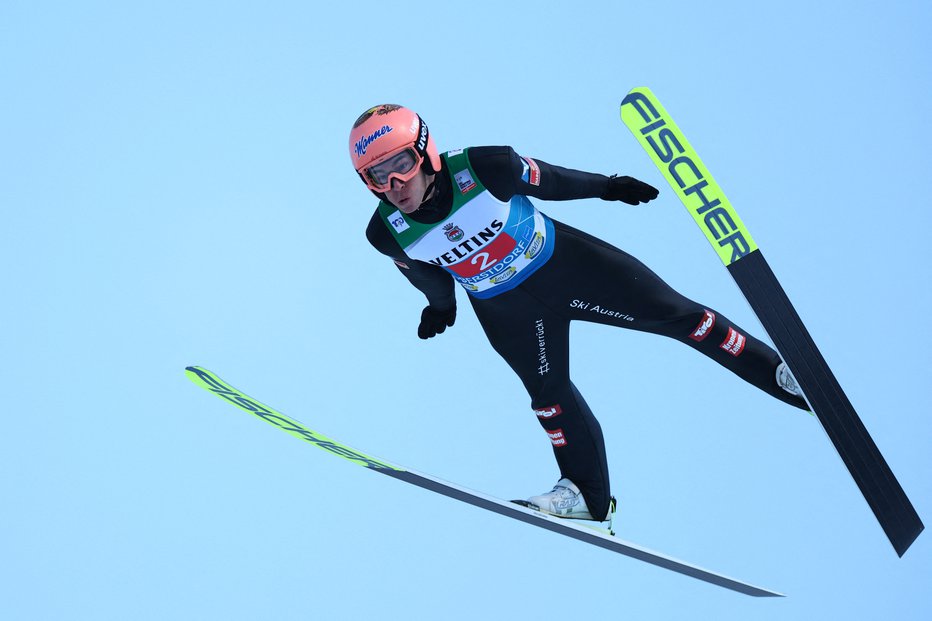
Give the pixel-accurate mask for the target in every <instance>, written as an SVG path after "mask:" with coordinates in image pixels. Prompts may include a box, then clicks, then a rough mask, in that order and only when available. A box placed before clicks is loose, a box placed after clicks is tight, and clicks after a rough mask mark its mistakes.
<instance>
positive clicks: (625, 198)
mask: <svg viewBox="0 0 932 621" xmlns="http://www.w3.org/2000/svg"><path fill="white" fill-rule="evenodd" d="M658 194H660V192H659V191H658V190H657V188H655V187H654V186H652V185H650V184H648V183H644V182H643V181H638V180H637V179H635V178H634V177H619V176H618V175H612V176H611V177H609V178H608V185H607V186H606V187H605V190H603V191H602V197H601V198H602V200H604V201H622V202H624V203H628V204H629V205H637V204H638V203H646V202H647V201H652V200H654V199H655V198H657V195H658Z"/></svg>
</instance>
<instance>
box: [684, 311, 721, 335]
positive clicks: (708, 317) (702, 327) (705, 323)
mask: <svg viewBox="0 0 932 621" xmlns="http://www.w3.org/2000/svg"><path fill="white" fill-rule="evenodd" d="M714 326H715V313H713V312H712V311H710V310H706V312H705V315H703V316H702V321H700V322H699V325H698V326H696V329H695V330H693V331H692V332H691V333H690V334H689V338H691V339H692V340H694V341H701V340H702V339H704V338H705V337H707V336H709V332H711V331H712V328H713V327H714Z"/></svg>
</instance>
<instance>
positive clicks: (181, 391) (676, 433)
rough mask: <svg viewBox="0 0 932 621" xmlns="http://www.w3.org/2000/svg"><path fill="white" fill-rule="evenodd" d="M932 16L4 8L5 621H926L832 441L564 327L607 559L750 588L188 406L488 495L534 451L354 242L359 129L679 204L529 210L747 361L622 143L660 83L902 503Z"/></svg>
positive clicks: (507, 377) (672, 362)
mask: <svg viewBox="0 0 932 621" xmlns="http://www.w3.org/2000/svg"><path fill="white" fill-rule="evenodd" d="M930 18H932V15H930V9H929V5H928V3H922V2H912V1H910V2H892V3H876V2H863V1H854V2H850V1H849V2H840V1H830V2H821V3H812V2H802V1H797V0H788V1H785V2H779V3H770V4H765V5H757V4H753V5H752V4H749V3H745V2H707V3H701V4H697V3H692V2H691V3H646V2H642V3H629V2H590V3H571V4H569V5H567V4H557V3H539V4H528V3H506V2H494V3H493V2H471V3H439V2H430V3H416V2H415V3H402V2H393V3H385V2H379V3H373V2H365V1H357V2H352V3H337V4H335V5H333V6H329V7H321V6H313V7H312V6H311V4H310V3H302V2H263V3H258V2H257V3H231V2H213V3H210V2H195V3H191V2H166V1H159V2H129V3H127V2H110V3H107V2H82V3H71V2H60V3H54V2H34V1H30V2H25V1H20V0H7V1H5V2H3V3H2V5H0V101H2V110H3V114H2V115H0V210H2V221H0V222H2V224H0V260H2V265H3V268H4V269H3V304H2V305H0V347H2V351H3V352H4V355H3V356H2V358H0V381H2V388H3V395H4V400H5V406H6V407H5V410H4V411H5V415H4V417H3V418H4V425H3V431H2V433H0V493H2V499H3V502H2V507H3V508H2V510H0V557H2V558H3V563H2V565H0V574H2V575H0V617H2V618H4V619H129V618H132V619H324V618H364V617H365V618H376V619H437V618H445V619H473V618H476V617H477V616H482V617H484V618H525V617H528V616H533V617H534V618H537V619H557V618H561V619H562V618H567V615H573V616H574V617H575V616H578V617H579V618H609V617H611V618H626V619H713V618H714V619H765V620H766V619H803V618H849V619H880V618H886V619H926V618H928V616H929V614H930V609H932V595H930V593H932V592H930V589H929V584H930V578H932V543H930V542H932V539H930V535H929V534H928V533H926V534H924V535H922V536H920V538H919V539H918V540H917V542H916V543H915V544H914V545H913V547H912V548H911V549H910V551H909V552H908V553H907V554H906V556H905V557H904V558H902V559H899V558H897V556H896V554H895V553H894V552H893V549H892V547H891V546H890V545H889V543H888V542H887V540H886V538H885V536H884V534H883V532H882V531H881V530H880V528H879V526H878V525H877V524H876V522H875V520H874V517H873V515H872V513H871V512H870V510H869V508H868V507H867V504H866V503H865V502H864V500H863V499H862V497H861V495H860V493H859V491H858V489H857V487H856V486H855V484H854V482H853V481H852V480H851V478H850V477H849V475H848V473H847V471H846V470H845V468H844V466H843V464H842V462H841V460H840V459H839V458H838V456H837V455H836V453H835V451H834V449H833V448H832V446H831V444H830V442H829V441H828V439H827V437H826V435H825V434H824V433H823V431H822V430H821V428H820V426H819V424H818V422H817V421H816V420H815V419H814V418H811V417H808V416H806V415H804V414H801V413H799V412H798V411H795V410H792V409H790V408H788V407H787V406H784V405H783V404H781V403H779V402H777V401H775V400H773V399H771V398H769V397H767V396H766V395H764V394H762V393H760V392H758V391H756V390H755V389H753V388H752V387H750V386H747V385H745V384H743V383H742V382H740V381H739V380H737V379H736V378H734V377H733V376H731V375H729V374H728V373H727V372H726V371H724V370H723V369H721V368H719V367H718V366H717V365H714V364H713V363H711V362H710V361H708V360H706V359H704V358H703V357H701V356H698V355H697V354H695V353H694V352H693V351H691V350H689V349H688V348H685V347H683V346H682V345H680V344H678V343H675V342H672V341H667V340H664V339H661V338H659V337H654V336H648V335H642V334H635V333H628V332H625V331H621V330H617V329H611V328H607V327H604V326H596V325H589V324H574V327H573V333H572V334H573V343H574V345H573V347H574V349H573V355H572V365H573V377H574V380H575V382H576V384H577V386H578V387H579V388H580V390H581V391H582V393H583V394H584V395H585V396H586V398H587V400H588V401H589V403H590V405H591V406H592V408H593V410H594V411H595V412H596V414H597V415H598V416H599V419H600V421H601V423H602V426H603V429H604V432H605V436H606V441H607V444H608V447H609V463H610V469H611V473H612V476H613V481H614V488H615V494H616V495H617V496H618V497H619V500H620V503H621V509H620V522H619V524H618V526H619V536H620V537H622V538H624V539H627V540H630V541H634V542H637V543H639V544H641V545H644V546H647V547H650V548H653V549H656V550H660V551H663V552H665V553H667V554H670V555H673V556H677V557H680V558H683V559H685V560H688V561H692V562H695V563H697V564H700V565H702V566H705V567H708V568H710V569H714V570H718V571H721V572H723V573H726V574H728V575H732V576H735V577H738V578H741V579H744V580H747V581H750V582H752V583H755V584H759V585H761V586H765V587H769V588H772V589H776V590H779V591H782V592H785V593H787V594H788V596H789V597H788V598H786V599H783V600H778V601H775V600H756V599H753V598H749V597H745V596H742V595H739V594H735V593H732V592H729V591H725V590H722V589H718V588H715V587H712V586H709V585H706V584H704V583H700V582H697V581H693V580H691V579H688V578H684V577H682V576H679V575H677V574H672V573H668V572H665V571H663V570H660V569H657V568H654V567H652V566H648V565H644V564H641V563H638V562H637V561H634V560H631V559H627V558H624V557H620V556H617V555H613V554H610V553H608V552H606V551H603V550H600V549H595V548H591V547H589V546H585V545H583V544H579V543H577V542H574V541H569V540H565V539H563V538H560V537H558V536H556V535H553V534H551V533H548V532H545V531H542V530H539V529H534V528H530V527H528V526H526V525H523V524H520V523H517V522H513V521H510V520H507V519H504V518H502V517H500V516H497V515H492V514H488V513H486V512H483V511H481V510H478V509H475V508H472V507H469V506H466V505H462V504H460V503H456V502H455V501H452V500H449V499H446V498H443V497H438V496H435V495H433V494H431V493H429V492H425V491H422V490H419V489H416V488H412V487H409V486H406V485H403V484H401V483H398V482H395V481H392V480H390V479H387V478H385V477H381V476H378V475H376V474H374V473H371V472H367V471H365V470H363V469H361V468H358V467H356V466H354V465H352V464H350V463H348V462H344V461H342V460H339V459H336V458H334V457H333V456H331V455H328V454H326V453H324V452H322V451H319V450H317V449H315V448H313V447H310V446H307V445H305V444H303V443H301V442H298V441H296V440H294V439H293V438H290V437H288V436H287V435H285V434H283V433H281V432H280V431H277V430H275V429H273V428H272V427H271V426H269V425H266V424H263V423H262V422H261V421H259V420H256V419H254V418H252V417H249V416H248V415H246V414H244V413H243V412H240V411H238V410H236V409H234V408H232V407H230V406H229V405H227V404H225V403H223V402H222V401H220V400H218V399H216V398H215V397H213V396H211V395H208V394H207V393H205V392H203V391H202V390H200V389H198V388H197V387H195V386H194V385H193V384H191V383H190V382H189V381H188V380H187V379H186V378H185V376H184V372H183V371H184V367H185V366H186V365H191V364H199V365H203V366H205V367H207V368H209V369H212V370H214V371H216V372H217V373H218V374H220V376H221V377H223V378H224V379H226V380H227V381H229V382H230V383H232V384H233V385H235V386H237V387H239V388H241V389H243V390H244V391H245V392H247V393H249V394H251V395H253V396H254V397H256V398H258V399H260V400H262V401H265V402H266V403H268V404H270V405H272V406H274V407H276V408H278V409H280V410H282V411H283V412H285V413H287V414H290V415H291V416H293V417H295V418H297V419H299V420H302V421H303V422H305V423H306V424H308V425H309V426H310V427H312V428H314V429H317V430H319V431H321V432H323V433H325V434H328V435H330V436H332V437H334V438H336V439H338V440H340V441H342V442H344V443H346V444H349V445H351V446H353V447H356V448H358V449H361V450H363V451H366V452H369V453H371V454H373V455H376V456H379V457H382V458H384V459H388V460H390V461H393V462H396V463H399V464H402V465H405V466H408V467H411V468H414V469H416V470H419V471H423V472H428V473H431V474H434V475H436V476H439V477H441V478H444V479H447V480H450V481H455V482H457V483H459V484H461V485H464V486H467V487H471V488H474V489H479V490H482V491H485V492H487V493H490V494H493V495H496V496H499V497H504V498H512V497H524V496H527V495H530V494H533V493H538V492H541V491H544V490H546V489H549V488H550V486H551V484H552V483H553V482H554V480H555V479H556V469H555V464H554V462H553V458H552V454H551V449H550V444H549V442H548V440H547V438H546V436H545V435H544V434H543V433H541V431H540V429H539V426H538V424H537V422H536V421H535V419H534V417H533V414H532V413H531V412H530V409H529V405H528V398H527V396H526V395H525V393H524V391H523V388H522V386H521V384H520V382H519V381H518V380H517V378H516V377H514V376H513V375H512V374H511V372H510V370H509V369H508V368H507V367H506V365H505V364H504V362H502V361H501V360H500V359H499V358H498V357H497V356H496V355H495V354H494V352H493V351H492V349H491V347H490V346H489V345H488V343H487V342H486V341H485V339H484V337H483V335H482V332H481V330H480V328H479V326H478V323H477V321H476V320H475V317H474V316H473V314H472V311H471V310H470V309H469V308H468V304H467V303H466V299H465V295H464V294H463V292H458V294H457V295H458V297H459V300H460V308H461V312H460V315H459V319H458V321H457V324H456V326H455V328H454V329H452V330H450V331H449V332H448V333H446V334H444V335H443V336H442V337H441V338H438V339H433V340H431V341H429V342H423V341H420V340H419V339H417V338H416V335H415V331H416V327H417V321H418V317H419V313H420V309H421V307H422V305H423V299H422V298H421V296H420V294H419V293H418V292H417V291H415V290H414V289H413V288H411V287H409V286H407V284H406V282H405V281H404V279H403V278H402V277H401V276H400V275H399V274H398V273H397V272H396V270H395V268H394V267H393V265H392V264H391V262H390V261H388V260H386V259H384V258H383V257H381V256H380V255H378V254H377V253H376V252H375V251H374V250H373V249H371V248H370V247H369V246H368V244H367V242H366V240H365V237H364V234H363V231H364V229H365V226H366V223H367V222H368V219H369V216H370V214H371V211H372V209H373V207H374V202H373V199H372V197H371V196H370V195H369V194H368V192H367V191H366V190H365V188H364V187H363V186H362V184H361V183H359V181H358V178H357V177H356V175H355V173H354V171H353V170H352V167H351V166H350V163H349V158H348V155H347V147H346V139H347V135H348V133H349V129H350V126H351V124H352V122H353V121H354V120H355V118H356V116H357V115H358V114H359V113H361V112H362V111H363V110H364V109H366V108H368V107H370V106H372V105H375V104H377V103H382V102H398V103H403V104H405V105H408V106H410V107H412V108H414V109H416V110H418V111H419V112H420V113H421V115H422V116H424V118H425V119H426V120H427V121H428V123H430V126H431V129H432V131H433V134H434V136H435V138H436V140H437V143H438V146H439V147H440V148H441V149H443V150H446V149H453V148H458V147H464V146H470V145H481V144H509V145H512V146H514V147H515V149H516V150H518V151H519V153H522V154H525V155H528V156H531V157H536V158H539V159H542V160H545V161H548V162H551V163H556V164H561V165H564V166H570V167H575V168H580V169H584V170H589V171H594V172H602V173H606V174H610V173H622V174H629V175H633V176H636V177H639V178H641V179H644V180H646V181H648V182H651V183H654V184H655V185H657V186H658V187H660V188H661V189H662V193H661V196H660V198H659V199H658V200H657V201H655V202H653V203H651V204H650V205H647V206H641V207H638V208H634V207H630V206H627V205H624V204H621V203H603V202H600V201H596V200H587V201H577V202H572V203H561V204H556V203H554V204H546V203H542V202H538V206H539V207H540V208H542V209H543V210H544V211H545V212H547V213H549V214H550V215H552V216H553V217H555V218H558V219H561V220H563V221H565V222H567V223H570V224H572V225H574V226H577V227H580V228H583V229H585V230H587V231H590V232H592V233H594V234H596V235H598V236H600V237H602V238H604V239H606V240H607V241H609V242H611V243H613V244H616V245H618V246H620V247H622V248H624V249H626V250H628V251H629V252H631V253H633V254H634V255H636V256H638V257H639V258H640V259H642V260H643V261H644V262H645V263H647V264H648V265H650V266H651V267H652V268H653V269H654V270H655V271H657V272H659V273H660V274H661V275H662V276H663V277H664V278H665V279H667V280H668V282H670V283H671V284H672V285H673V286H674V287H676V288H677V289H679V290H680V291H682V292H683V293H684V294H686V295H688V296H690V297H693V298H695V299H697V300H700V301H701V302H702V303H704V304H707V305H710V306H713V307H716V308H718V309H719V310H721V311H722V312H725V313H727V314H728V315H729V316H731V317H732V318H733V319H734V320H735V321H736V322H738V323H739V324H741V325H744V326H746V327H747V328H748V329H749V330H750V331H751V332H753V333H755V334H757V335H759V336H763V331H762V329H761V328H760V326H759V324H758V323H757V321H756V319H755V318H754V316H753V314H752V312H751V311H750V309H749V307H748V306H747V304H746V303H745V301H744V300H743V298H742V297H741V294H740V292H739V291H738V289H737V287H735V285H734V284H733V281H732V280H731V278H730V276H729V275H728V273H727V272H726V270H725V269H724V268H723V267H722V265H721V264H720V263H719V261H718V259H717V257H716V256H715V254H714V253H713V252H712V250H711V249H710V248H709V246H708V244H707V242H706V241H705V239H704V238H703V236H702V235H701V234H700V231H699V230H698V229H697V228H696V226H695V224H694V223H693V222H692V220H691V218H690V217H689V216H688V215H687V213H686V211H685V210H684V209H683V207H682V206H681V205H680V203H679V202H678V201H677V199H676V197H675V196H674V194H673V193H672V191H670V190H669V188H668V186H666V184H665V183H664V181H663V179H662V178H661V176H660V174H659V172H658V171H657V170H656V169H655V168H654V167H653V165H652V164H651V162H650V161H649V159H648V158H647V155H646V154H645V153H644V152H643V151H642V150H641V148H640V146H638V144H637V143H636V141H635V140H634V138H633V137H632V136H631V135H630V133H629V132H628V130H627V129H626V128H625V127H624V125H623V124H622V123H621V121H620V120H619V118H618V104H619V102H620V101H621V99H622V97H623V96H624V94H625V93H626V92H627V91H628V90H629V89H631V88H632V87H635V86H649V87H650V88H652V89H653V91H654V92H655V93H656V94H657V96H658V97H659V98H660V100H661V101H662V102H663V103H664V105H665V106H666V107H667V109H668V110H669V111H670V113H671V115H672V116H673V117H674V118H675V119H676V120H677V122H678V123H679V125H680V127H681V128H682V129H683V130H684V132H685V133H686V135H687V136H688V137H689V139H690V140H691V142H692V143H693V145H694V146H695V147H696V149H697V151H698V152H699V153H700V154H701V156H702V157H703V159H704V160H705V162H706V164H707V165H708V166H709V168H710V170H711V171H712V172H713V174H714V175H715V177H716V179H717V180H718V181H719V183H720V184H721V185H722V187H723V188H724V190H725V192H726V193H727V194H728V196H729V198H730V199H731V201H732V203H733V204H734V205H735V207H736V208H737V210H738V212H739V213H740V214H741V216H742V218H743V219H744V221H745V223H746V224H747V225H748V227H749V229H750V230H751V232H752V233H753V235H754V237H755V239H756V241H757V242H758V243H759V245H760V246H761V248H763V249H764V251H765V254H766V255H767V257H768V259H769V261H770V263H771V265H772V266H773V268H774V270H775V272H776V273H777V275H778V276H779V278H780V280H781V282H782V283H783V285H784V287H785V288H786V290H787V292H788V293H789V295H790V298H791V299H792V300H793V302H794V303H795V305H796V307H797V309H798V311H799V313H800V315H801V316H802V318H803V319H804V321H805V322H806V324H807V326H808V328H809V330H810V332H811V333H812V334H813V336H814V338H815V340H816V342H817V343H818V344H819V346H820V347H821V349H822V352H823V353H824V355H825V357H826V359H827V360H828V361H829V363H830V365H831V366H832V368H833V370H834V371H835V374H836V375H837V377H838V378H839V380H840V382H841V384H842V385H843V386H844V387H845V389H846V390H847V393H848V395H849V396H850V398H851V400H852V402H853V403H854V404H855V405H856V407H857V409H858V411H859V413H860V415H861V417H862V419H863V420H864V422H865V424H866V426H867V428H868V429H869V431H870V432H871V434H872V435H873V437H874V439H875V441H876V442H877V444H878V446H879V447H880V449H881V450H882V451H883V453H884V455H885V456H886V458H887V460H888V462H889V463H890V465H891V467H892V468H893V471H894V472H895V473H896V475H897V477H898V478H899V480H900V482H901V483H902V485H903V487H904V488H905V489H906V491H907V493H908V494H909V495H910V497H911V499H912V501H913V503H914V504H915V506H916V508H917V510H918V511H919V513H920V515H921V516H923V517H924V518H925V521H926V522H927V523H928V522H929V521H930V520H932V468H930V465H932V458H930V451H929V449H930V439H932V423H930V417H929V411H928V410H929V405H928V404H929V397H928V382H929V379H930V371H932V363H930V362H929V360H930V359H929V355H928V351H929V348H930V347H932V328H930V326H932V321H930V320H929V317H928V311H929V308H930V307H932V288H930V287H929V275H930V265H932V257H930V251H929V246H928V242H927V240H928V231H929V228H930V225H932V217H930V215H929V201H928V179H929V164H928V154H929V151H928V147H929V144H930V143H932V124H930V123H929V119H928V113H929V101H930V97H932V79H930V71H932V70H930V67H932V64H930V62H929V60H930V51H932V44H930V43H929V42H930V40H932V36H930V34H932V33H930V24H932V19H930Z"/></svg>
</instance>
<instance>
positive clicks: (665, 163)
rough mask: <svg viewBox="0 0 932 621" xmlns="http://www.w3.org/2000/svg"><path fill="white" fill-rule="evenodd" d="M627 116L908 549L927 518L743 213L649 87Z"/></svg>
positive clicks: (628, 106) (900, 547)
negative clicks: (873, 435) (894, 469)
mask: <svg viewBox="0 0 932 621" xmlns="http://www.w3.org/2000/svg"><path fill="white" fill-rule="evenodd" d="M621 119H622V121H623V122H624V123H625V125H627V126H628V129H630V130H631V133H633V134H634V136H635V138H637V140H638V142H639V143H640V144H641V146H642V147H643V148H644V150H645V151H647V154H648V155H649V156H650V158H651V160H652V161H653V162H654V164H656V166H657V168H658V169H660V172H661V173H662V174H663V176H664V178H666V180H667V182H669V184H670V187H671V188H673V191H674V192H675V193H676V195H677V196H678V197H679V198H680V201H682V203H683V205H684V206H685V207H686V209H687V211H689V213H690V215H692V217H693V219H694V220H695V221H696V224H697V225H699V228H700V229H701V230H702V232H703V233H704V234H705V236H706V238H707V239H708V240H709V243H710V244H712V247H713V248H714V249H715V251H716V253H717V254H718V256H719V259H720V260H721V261H722V263H724V264H725V267H726V268H727V269H728V271H729V273H730V274H731V275H732V277H733V278H734V280H735V282H736V283H737V285H738V287H739V288H740V289H741V292H742V293H743V294H744V297H745V298H746V299H747V301H748V303H749V304H750V305H751V308H752V309H753V310H754V313H755V314H756V315H757V317H758V318H759V319H760V321H761V324H762V325H763V326H764V329H765V330H766V331H767V334H769V335H770V338H771V339H772V340H773V342H774V345H776V348H777V350H778V351H779V352H780V355H781V356H782V357H783V360H784V362H786V364H787V366H789V368H790V370H792V372H793V376H794V377H795V378H796V381H797V382H798V383H799V386H800V388H801V389H802V391H803V394H804V396H805V398H806V401H807V403H808V404H809V406H810V408H811V409H812V411H813V412H814V413H815V415H816V416H817V417H818V419H819V422H821V424H822V427H823V428H824V429H825V431H826V433H827V435H828V437H829V439H830V440H831V441H832V444H833V445H834V446H835V449H836V450H837V451H838V454H839V455H840V456H841V458H842V461H843V462H844V464H845V466H846V467H847V468H848V471H849V472H850V473H851V476H852V478H853V479H854V480H855V482H856V483H857V485H858V487H859V489H860V490H861V493H862V494H863V496H864V498H865V500H866V501H867V503H868V505H869V506H870V508H871V510H872V511H873V512H874V515H875V516H876V518H877V521H878V522H879V523H880V526H881V528H883V530H884V533H886V535H887V538H888V539H889V540H890V543H891V544H892V545H893V548H894V550H896V553H897V554H898V555H900V556H903V554H904V553H905V552H906V550H907V549H908V548H909V546H910V545H912V543H913V541H915V540H916V537H918V536H919V533H921V532H922V530H923V528H924V526H923V524H922V521H921V520H920V519H919V515H918V514H917V513H916V510H915V509H914V508H913V505H912V503H910V501H909V498H908V497H907V496H906V492H905V491H903V488H902V487H901V486H900V484H899V482H898V481H897V480H896V477H894V476H893V472H892V471H891V469H890V467H889V466H888V465H887V462H886V460H884V458H883V455H881V454H880V450H879V449H878V448H877V445H876V444H874V441H873V439H872V438H871V436H870V434H869V433H868V432H867V429H866V428H865V427H864V424H863V422H861V419H860V417H858V414H857V412H855V410H854V407H853V406H852V405H851V402H850V401H849V400H848V397H847V395H845V393H844V391H843V390H842V388H841V386H840V385H839V384H838V381H837V380H836V379H835V376H834V374H833V373H832V371H831V369H829V367H828V364H827V363H826V362H825V359H824V358H823V357H822V353H821V352H820V351H819V348H818V347H816V344H815V342H814V341H813V340H812V337H811V336H810V335H809V332H808V330H806V327H805V326H804V325H803V322H802V320H801V319H800V318H799V314H798V313H797V312H796V309H795V308H794V307H793V304H792V303H791V302H790V300H789V298H788V297H787V295H786V292H785V291H784V290H783V287H782V286H781V285H780V282H779V281H778V280H777V277H776V276H775V275H774V273H773V271H772V270H771V269H770V266H769V265H768V264H767V261H766V260H764V256H763V254H762V253H761V251H760V249H759V248H758V247H757V244H756V243H755V242H754V239H753V238H752V237H751V234H750V232H749V231H748V230H747V227H746V226H745V225H744V223H743V222H742V221H741V218H739V217H738V213H737V212H736V211H735V209H734V207H733V206H732V205H731V203H730V202H729V201H728V199H727V198H726V197H725V194H724V192H722V189H721V187H719V185H718V183H716V182H715V179H714V178H713V177H712V175H711V174H710V173H709V170H708V168H706V166H705V164H704V163H703V162H702V160H701V159H700V158H699V155H698V154H697V153H696V151H695V149H693V147H692V145H690V144H689V141H687V140H686V137H685V136H684V135H683V132H682V131H680V129H679V127H678V126H677V125H676V123H675V122H674V121H673V118H672V117H671V116H670V115H669V113H668V112H667V111H666V110H665V109H664V107H663V106H662V105H661V104H660V102H659V101H658V100H657V98H656V97H655V96H654V94H653V93H652V92H651V91H650V89H647V88H635V89H633V90H632V91H631V92H630V93H628V95H627V96H626V97H625V98H624V100H623V101H622V102H621Z"/></svg>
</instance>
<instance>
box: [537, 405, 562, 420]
mask: <svg viewBox="0 0 932 621" xmlns="http://www.w3.org/2000/svg"><path fill="white" fill-rule="evenodd" d="M534 413H535V414H537V418H544V419H546V418H553V417H554V416H559V415H560V414H562V413H563V409H562V408H561V407H560V404H559V403H558V404H556V405H551V406H550V407H546V408H540V409H537V410H534Z"/></svg>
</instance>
